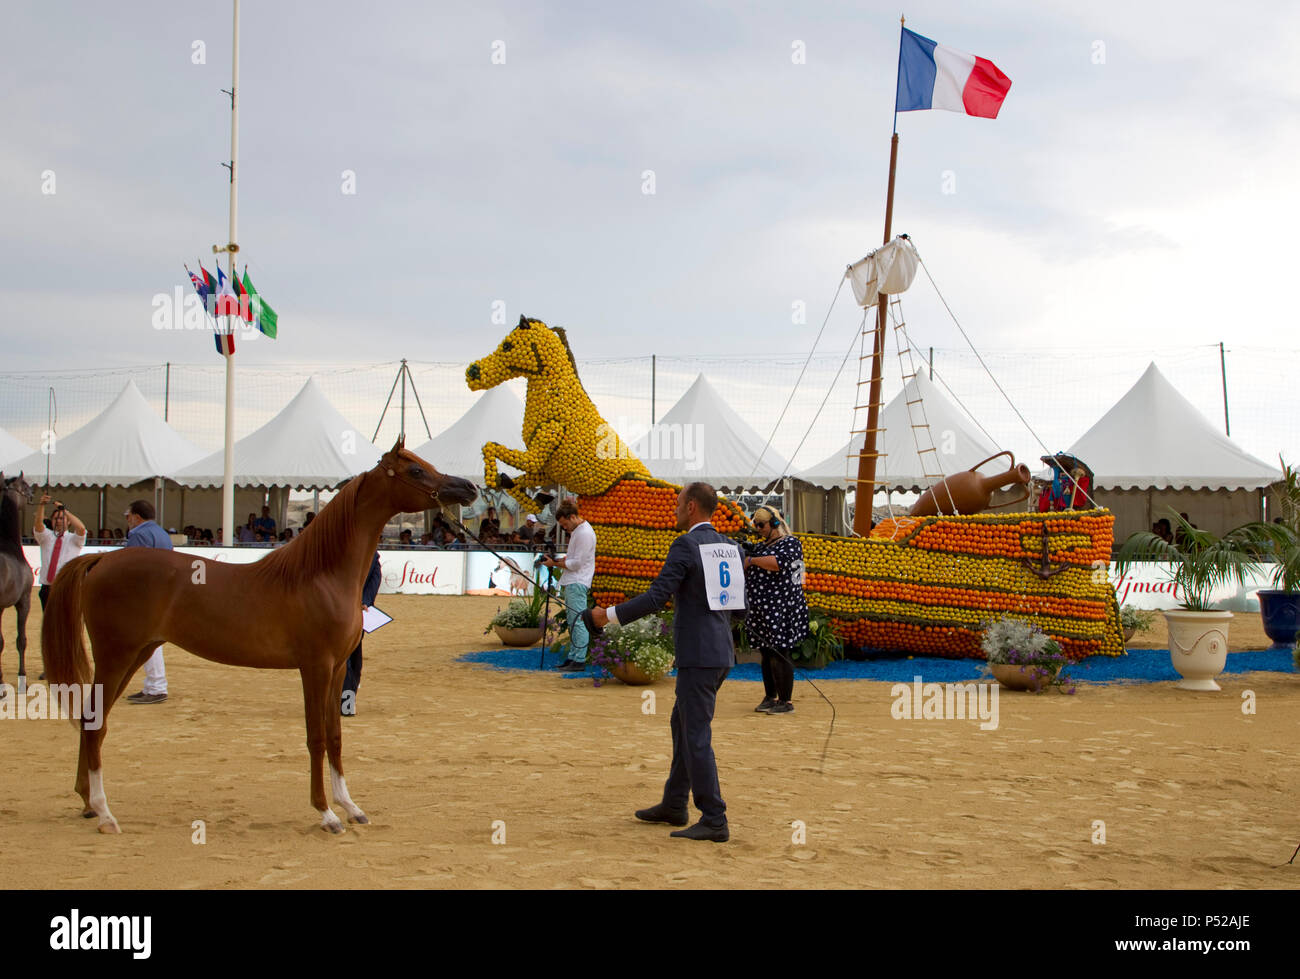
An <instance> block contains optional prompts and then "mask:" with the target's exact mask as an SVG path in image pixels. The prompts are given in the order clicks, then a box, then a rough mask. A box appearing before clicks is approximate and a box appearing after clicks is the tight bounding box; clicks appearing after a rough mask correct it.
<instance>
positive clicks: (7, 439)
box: [0, 428, 45, 472]
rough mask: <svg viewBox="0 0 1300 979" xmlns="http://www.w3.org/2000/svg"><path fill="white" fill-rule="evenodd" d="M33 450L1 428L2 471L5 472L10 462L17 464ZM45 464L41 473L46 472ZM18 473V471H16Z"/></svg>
mask: <svg viewBox="0 0 1300 979" xmlns="http://www.w3.org/2000/svg"><path fill="white" fill-rule="evenodd" d="M31 454H32V450H31V449H29V448H28V447H27V446H26V445H24V444H23V443H22V442H19V441H18V440H17V439H16V438H14V437H13V436H12V435H10V434H9V433H8V432H6V431H5V430H4V429H3V428H0V470H3V469H4V468H5V466H7V465H8V464H9V463H10V462H17V461H18V460H19V459H21V458H22V457H23V456H29V455H31ZM44 470H45V464H44V463H42V464H41V471H42V472H44ZM14 471H15V472H17V470H14Z"/></svg>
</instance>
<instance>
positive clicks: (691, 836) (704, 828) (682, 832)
mask: <svg viewBox="0 0 1300 979" xmlns="http://www.w3.org/2000/svg"><path fill="white" fill-rule="evenodd" d="M668 835H669V836H677V837H680V838H681V839H683V840H712V841H713V842H714V843H726V842H727V840H729V839H731V833H730V832H729V831H728V829H727V824H726V823H723V824H722V825H721V826H710V825H709V824H708V823H706V822H705V821H704V820H702V819H701V820H700V821H699V822H698V823H696V824H695V825H694V826H692V827H690V828H689V829H678V830H673V832H671V833H669V834H668Z"/></svg>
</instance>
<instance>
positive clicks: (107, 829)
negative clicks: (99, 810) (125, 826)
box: [99, 819, 122, 833]
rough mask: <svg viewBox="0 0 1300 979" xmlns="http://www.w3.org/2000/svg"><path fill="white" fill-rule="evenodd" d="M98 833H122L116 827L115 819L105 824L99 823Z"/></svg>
mask: <svg viewBox="0 0 1300 979" xmlns="http://www.w3.org/2000/svg"><path fill="white" fill-rule="evenodd" d="M99 831H100V832H101V833H120V832H122V830H121V828H120V827H119V826H118V825H117V820H115V819H110V820H108V821H107V822H104V823H100V824H99Z"/></svg>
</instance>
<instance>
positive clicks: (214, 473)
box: [172, 377, 381, 490]
mask: <svg viewBox="0 0 1300 979" xmlns="http://www.w3.org/2000/svg"><path fill="white" fill-rule="evenodd" d="M380 455H381V453H380V452H379V450H378V449H376V448H375V447H374V446H373V445H371V444H370V442H369V440H368V439H367V438H366V437H365V436H364V435H362V434H361V433H360V432H358V431H357V430H356V429H355V428H353V427H352V425H351V424H349V423H348V421H347V419H346V418H344V417H343V416H342V415H341V414H339V412H338V409H336V408H335V407H334V406H333V405H332V404H330V402H329V399H327V398H326V397H325V395H324V394H323V393H321V389H320V388H319V387H318V386H317V384H316V379H315V378H314V377H309V378H308V379H307V383H306V384H304V385H303V386H302V390H300V391H299V392H298V393H297V394H296V395H294V398H293V400H292V401H290V402H289V403H288V404H287V405H285V407H284V408H283V409H282V410H281V412H280V413H279V414H278V415H276V416H275V417H274V418H272V419H271V420H270V421H269V422H267V423H266V424H265V425H263V426H262V427H261V428H259V429H258V430H257V431H255V432H253V433H252V434H251V435H246V436H244V437H243V438H242V439H240V440H239V441H238V442H236V443H235V485H236V486H288V487H289V488H291V489H299V490H301V489H330V488H332V487H335V486H337V485H338V484H339V483H342V482H346V481H347V480H349V479H351V478H352V477H353V476H357V475H360V474H361V473H363V472H365V471H366V470H367V469H371V468H373V467H374V465H375V463H376V462H378V461H379V456H380ZM224 466H225V455H224V451H223V450H218V451H216V452H214V453H212V455H210V456H207V457H206V458H203V459H200V460H199V461H198V462H196V463H194V464H193V465H190V466H186V467H185V468H184V469H181V470H179V471H177V472H175V473H173V474H172V476H173V478H174V479H175V480H176V481H177V482H179V483H181V484H182V485H184V486H195V487H204V486H220V485H222V482H223V472H224Z"/></svg>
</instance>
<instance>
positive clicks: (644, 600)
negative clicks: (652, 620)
mask: <svg viewBox="0 0 1300 979" xmlns="http://www.w3.org/2000/svg"><path fill="white" fill-rule="evenodd" d="M716 543H732V541H731V540H730V539H729V538H727V537H724V536H722V534H720V533H718V532H717V531H716V530H714V529H713V528H712V527H708V526H699V527H696V528H695V529H694V530H692V531H690V532H689V533H685V534H681V535H679V536H678V538H677V539H676V540H675V541H673V545H672V547H670V548H669V549H668V557H667V558H666V559H665V560H664V566H663V570H661V571H660V572H659V577H657V578H655V580H654V581H652V582H651V583H650V587H649V589H647V590H646V591H644V592H642V593H641V594H640V595H637V596H636V597H635V598H632V599H629V600H628V601H626V602H624V603H623V604H621V605H618V606H616V607H615V610H614V614H615V615H616V616H618V621H619V622H620V623H621V624H623V625H626V624H627V623H629V622H632V621H633V620H635V619H639V618H641V617H642V616H643V615H649V614H650V613H651V612H657V611H658V610H659V609H661V608H663V607H664V605H665V604H667V602H668V599H670V598H671V599H672V600H673V608H674V610H675V614H674V616H673V645H674V648H675V650H676V654H677V665H678V666H683V667H693V666H702V667H714V668H723V669H726V668H729V667H730V666H731V665H732V663H733V661H734V659H735V647H734V646H733V644H732V641H731V613H730V612H728V611H716V612H715V611H714V610H713V609H711V608H709V599H708V596H707V595H706V593H705V590H704V564H703V561H702V560H701V559H700V545H701V544H716ZM735 573H736V574H742V573H743V572H742V571H741V570H740V569H739V568H737V569H736V572H735Z"/></svg>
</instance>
